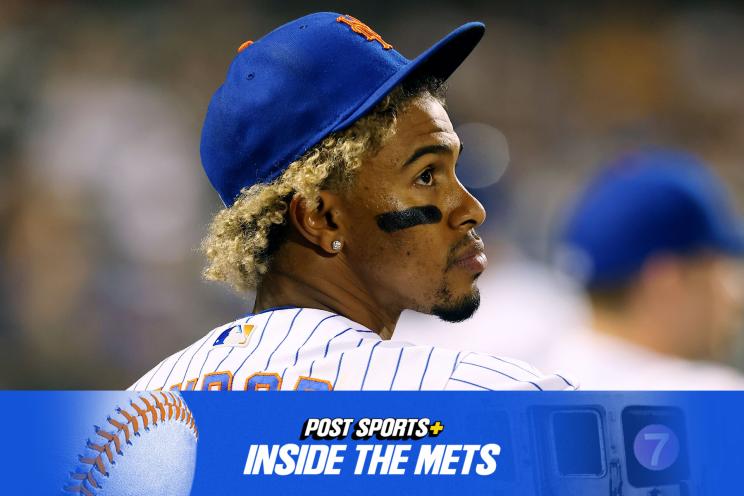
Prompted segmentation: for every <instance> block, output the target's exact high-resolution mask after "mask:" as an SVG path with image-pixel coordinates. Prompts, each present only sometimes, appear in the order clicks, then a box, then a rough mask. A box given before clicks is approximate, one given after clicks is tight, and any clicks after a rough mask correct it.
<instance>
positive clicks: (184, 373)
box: [163, 326, 224, 387]
mask: <svg viewBox="0 0 744 496" xmlns="http://www.w3.org/2000/svg"><path fill="white" fill-rule="evenodd" d="M223 327H224V326H223ZM221 329H222V328H220V327H218V328H217V329H215V330H214V331H212V332H210V333H209V334H207V335H206V336H205V337H204V339H203V340H202V343H201V344H200V345H199V347H198V348H197V349H196V351H195V352H194V354H193V355H191V358H189V363H188V364H187V365H186V370H185V371H184V372H183V378H182V379H181V381H180V382H183V381H185V380H186V374H187V373H188V371H189V367H190V366H191V362H192V361H193V360H194V356H196V354H197V353H199V350H201V349H202V347H203V346H204V344H205V343H207V342H208V341H209V340H210V339H211V338H212V336H214V334H215V333H216V332H217V331H219V330H221ZM193 346H194V345H191V346H190V347H188V348H186V349H185V350H183V351H184V353H185V352H186V351H187V350H189V349H191V348H192V347H193ZM184 353H181V355H180V356H179V357H178V358H177V359H176V362H175V363H174V364H173V367H172V368H171V370H170V372H168V376H167V377H166V378H165V381H164V382H163V387H165V386H166V385H167V384H168V379H170V375H171V374H172V373H173V371H174V370H175V369H176V366H177V365H178V362H179V361H180V360H181V357H183V355H184Z"/></svg>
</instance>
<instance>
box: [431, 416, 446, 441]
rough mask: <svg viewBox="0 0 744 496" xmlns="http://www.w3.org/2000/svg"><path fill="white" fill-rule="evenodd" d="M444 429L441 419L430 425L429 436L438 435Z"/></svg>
mask: <svg viewBox="0 0 744 496" xmlns="http://www.w3.org/2000/svg"><path fill="white" fill-rule="evenodd" d="M443 430H444V424H442V423H441V422H440V421H439V420H437V421H436V422H434V423H433V424H431V425H430V426H429V436H430V437H437V436H438V435H439V433H440V432H442V431H443Z"/></svg>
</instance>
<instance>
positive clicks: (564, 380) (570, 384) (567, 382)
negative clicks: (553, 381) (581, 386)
mask: <svg viewBox="0 0 744 496" xmlns="http://www.w3.org/2000/svg"><path fill="white" fill-rule="evenodd" d="M553 375H554V376H556V377H559V378H560V379H562V380H563V382H565V383H566V384H568V385H569V386H571V387H572V388H574V389H576V386H574V384H573V383H571V381H569V380H568V379H566V378H565V377H563V376H562V375H561V374H553Z"/></svg>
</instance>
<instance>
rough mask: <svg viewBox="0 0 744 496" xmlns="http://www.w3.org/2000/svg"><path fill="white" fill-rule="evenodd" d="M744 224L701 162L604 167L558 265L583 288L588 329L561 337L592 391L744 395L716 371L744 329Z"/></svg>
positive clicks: (580, 206)
mask: <svg viewBox="0 0 744 496" xmlns="http://www.w3.org/2000/svg"><path fill="white" fill-rule="evenodd" d="M742 225H743V224H742V221H741V219H740V218H739V217H738V216H737V215H736V214H735V213H734V211H733V208H732V206H731V205H730V203H729V199H728V195H727V192H726V191H725V189H724V187H723V185H722V184H721V183H720V182H719V181H718V179H717V178H716V177H715V176H714V175H713V174H712V172H711V171H709V170H708V169H707V168H706V167H705V166H704V165H703V164H702V163H700V162H699V161H698V160H697V159H696V158H694V157H692V156H690V155H687V154H685V153H681V152H676V151H659V150H657V151H644V152H637V153H634V154H629V155H626V156H623V157H621V158H620V159H618V160H617V161H616V162H614V163H612V164H611V165H610V166H608V167H606V168H604V169H603V170H602V171H601V172H600V173H599V174H598V175H597V176H596V177H595V179H594V180H592V181H591V182H590V183H589V185H588V186H587V187H586V189H585V191H584V192H583V194H582V195H580V197H579V198H578V200H577V202H576V204H575V206H574V207H573V209H572V211H571V213H570V215H569V217H568V219H567V222H566V224H565V230H564V231H563V233H562V249H561V250H560V255H559V257H558V258H559V261H560V263H561V265H563V266H564V267H566V268H567V269H568V270H569V272H571V273H573V274H574V275H577V276H579V278H580V279H581V280H582V281H583V283H584V286H585V288H586V292H587V294H588V297H589V300H590V303H591V323H590V324H589V325H588V326H587V327H588V328H586V329H583V330H581V331H578V332H574V333H565V335H563V336H561V337H560V339H556V340H555V341H554V345H553V346H551V347H550V353H549V354H548V356H547V358H546V359H545V361H544V362H541V365H542V366H548V367H549V366H557V365H566V364H570V367H571V370H572V372H574V373H576V374H578V375H579V376H580V377H582V378H583V382H582V386H583V387H586V388H588V389H744V376H742V375H741V374H739V373H738V372H736V371H735V370H734V369H733V368H728V367H726V366H723V365H720V364H715V363H714V362H713V361H714V360H718V359H721V358H722V357H724V355H725V353H726V351H727V346H728V345H729V344H730V343H731V339H732V337H733V335H734V332H735V331H737V330H739V328H740V326H741V323H742V297H743V289H744V288H743V287H742V271H741V266H740V262H739V257H741V255H742V254H743V253H744V235H743V234H742Z"/></svg>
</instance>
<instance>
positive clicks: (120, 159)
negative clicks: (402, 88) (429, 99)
mask: <svg viewBox="0 0 744 496" xmlns="http://www.w3.org/2000/svg"><path fill="white" fill-rule="evenodd" d="M739 5H740V4H737V3H736V2H731V3H726V2H703V1H700V2H695V1H684V2H654V1H651V2H639V3H634V2H593V3H591V4H587V3H585V2H544V3H543V2H509V3H506V2H487V1H475V0H472V1H463V2H457V3H455V2H442V1H427V2H416V1H403V0H399V1H396V2H388V1H381V2H374V3H373V2H355V1H354V2H323V4H322V5H320V4H316V3H313V4H312V5H310V4H309V3H308V2H300V1H290V2H270V1H260V2H253V1H243V2H198V1H184V2H143V1H128V2H117V1H105V2H96V3H95V4H94V3H92V2H78V3H75V2H52V1H19V0H16V1H12V0H11V1H6V2H3V3H2V4H0V87H1V88H2V91H1V92H0V233H1V234H0V387H2V388H22V389H36V388H72V389H119V388H125V387H127V386H129V385H130V384H131V383H133V382H134V380H136V379H137V378H138V377H139V376H140V375H142V374H143V373H144V372H145V371H146V370H148V369H149V368H150V367H152V366H153V365H155V364H156V363H157V362H158V361H159V360H160V359H162V358H164V357H165V356H167V355H169V354H171V353H173V352H174V351H176V350H178V349H180V348H182V347H184V346H186V345H188V344H190V343H192V342H193V341H195V340H196V339H197V338H198V337H201V336H203V335H204V333H205V332H206V331H208V330H209V329H211V328H213V327H214V326H216V325H218V324H222V323H223V322H227V321H229V320H232V319H234V318H236V317H237V316H239V315H241V314H244V313H247V312H248V311H249V310H250V309H251V303H252V302H251V297H250V295H246V297H245V298H239V297H237V296H235V295H232V294H231V293H230V291H229V290H228V289H226V288H223V287H220V286H218V285H214V284H208V283H206V282H203V281H202V280H201V278H200V271H201V268H202V258H201V256H200V254H199V253H198V251H197V248H198V245H199V241H200V239H201V237H202V236H203V234H204V233H205V228H206V224H207V223H208V221H209V219H210V217H211V215H212V214H213V213H214V212H216V211H217V210H218V208H219V207H220V203H219V200H218V198H217V195H216V194H214V193H213V192H212V191H211V189H210V187H209V184H208V182H207V180H206V178H205V177H204V175H203V172H202V170H201V167H200V164H199V148H198V147H199V133H200V127H201V121H202V118H203V116H204V112H205V110H206V105H207V103H208V101H209V98H210V96H211V94H212V92H213V91H214V90H215V89H216V87H217V86H218V85H219V84H220V82H221V80H222V78H223V76H224V73H225V71H226V69H227V66H228V64H229V62H230V60H231V59H232V57H233V56H234V54H235V50H236V48H237V47H238V46H239V45H240V44H241V43H242V42H243V41H245V40H246V39H255V38H259V37H260V36H262V35H263V34H265V33H266V32H268V31H269V30H271V29H272V28H274V27H276V26H278V25H279V24H281V23H283V22H285V21H287V20H289V19H292V18H294V17H297V16H300V15H303V14H305V13H308V12H309V11H312V10H319V9H328V10H337V11H341V12H344V13H350V14H352V15H354V16H356V17H358V18H360V19H362V20H363V21H365V22H367V23H368V24H370V25H371V26H372V27H373V28H374V29H375V30H376V31H378V32H379V33H380V34H381V35H382V36H383V37H384V38H385V39H386V40H387V41H389V42H391V43H393V45H395V47H396V48H397V49H398V50H399V51H401V52H402V53H403V54H404V55H407V56H409V57H411V56H414V55H416V54H418V53H419V52H420V51H421V50H423V49H425V48H426V47H428V46H429V44H431V43H432V42H434V41H435V40H436V39H438V38H439V37H441V36H442V35H444V34H446V33H447V32H448V31H449V30H450V29H452V28H454V27H455V26H457V25H459V24H460V23H462V22H464V21H468V20H475V19H479V20H483V21H484V22H485V23H486V25H487V27H488V31H487V34H486V37H485V39H484V41H483V42H482V43H481V45H480V46H479V47H478V48H477V49H476V51H475V52H474V54H473V55H472V57H471V58H470V59H469V60H468V61H467V62H466V63H465V65H464V66H463V67H462V68H461V69H460V70H459V71H458V72H457V73H456V74H455V76H454V77H453V78H452V80H451V83H450V88H451V89H450V91H449V108H450V115H451V117H452V119H453V122H454V123H455V125H456V126H458V129H461V130H462V132H463V133H464V134H466V135H467V136H468V138H465V139H464V141H465V142H466V144H468V143H470V142H474V143H475V142H478V141H479V140H480V141H482V142H483V147H482V148H478V147H475V146H473V147H472V149H473V150H478V149H482V150H484V152H483V153H484V154H485V156H489V157H491V160H492V162H491V163H489V164H488V169H484V168H483V164H482V163H481V165H480V166H479V165H478V163H477V162H479V160H478V157H474V158H473V162H474V165H472V167H473V169H472V170H470V169H469V167H470V166H468V167H467V168H466V169H468V170H464V171H463V175H464V177H463V180H464V182H466V185H468V186H470V187H472V188H474V190H475V192H476V193H477V195H478V196H479V197H480V198H481V200H482V201H483V202H484V204H486V206H487V209H488V212H489V218H488V221H487V224H486V226H484V232H485V235H486V237H487V238H488V239H489V240H495V241H496V242H495V243H492V245H491V250H492V252H493V253H494V254H498V252H499V251H504V252H506V251H508V252H510V253H519V254H520V257H522V259H524V260H527V261H529V263H534V264H541V263H544V262H547V261H548V258H549V240H550V238H551V234H552V233H553V232H554V230H555V227H556V223H557V222H559V219H560V211H561V209H562V208H563V206H564V205H565V204H566V201H567V199H569V198H570V197H571V195H572V194H574V193H575V192H576V191H577V189H578V188H579V187H580V186H581V185H582V184H583V182H584V181H585V180H586V179H587V177H588V176H589V174H591V173H592V171H594V170H595V169H596V167H597V166H598V165H600V164H601V163H603V162H605V161H606V160H608V159H609V158H611V157H613V156H615V155H616V154H617V153H619V152H621V151H623V150H628V149H634V148H638V147H641V146H644V145H649V144H653V145H661V146H672V147H682V148H684V149H687V150H689V151H691V152H693V153H696V154H698V155H699V156H701V157H703V158H704V159H705V160H706V161H707V162H708V163H710V164H711V165H712V166H713V167H714V169H715V170H716V172H717V173H718V174H720V175H721V177H722V178H723V179H724V181H725V183H726V184H727V186H728V187H729V188H730V189H731V190H732V191H733V192H734V195H735V201H736V203H737V206H738V207H739V209H740V210H741V207H742V202H743V201H744V167H742V166H743V164H744V93H743V91H742V88H744V62H742V61H744V8H742V7H740V6H739ZM469 139H470V141H468V140H469ZM480 162H483V161H482V160H481V161H480ZM479 167H480V168H479ZM494 331H495V332H502V333H507V332H509V329H504V330H498V329H496V330H494ZM549 332H556V333H557V332H560V330H559V329H551V330H549ZM521 358H525V359H529V357H521ZM730 359H731V361H732V363H733V364H734V365H736V366H738V367H739V368H742V367H744V358H742V356H741V354H739V355H737V354H735V353H734V354H732V357H731V358H730Z"/></svg>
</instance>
